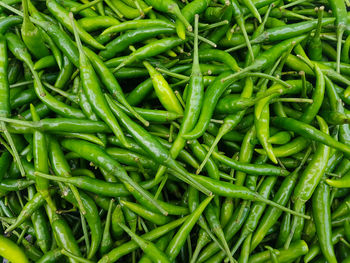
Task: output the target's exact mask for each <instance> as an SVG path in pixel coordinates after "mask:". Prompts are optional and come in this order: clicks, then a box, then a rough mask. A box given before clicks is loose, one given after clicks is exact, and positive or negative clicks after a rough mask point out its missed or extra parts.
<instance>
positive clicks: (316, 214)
mask: <svg viewBox="0 0 350 263" xmlns="http://www.w3.org/2000/svg"><path fill="white" fill-rule="evenodd" d="M312 211H313V218H314V222H315V225H316V233H317V236H318V242H319V244H320V247H321V250H322V254H323V255H324V256H325V258H326V259H327V261H328V262H337V259H336V256H335V253H334V248H333V244H332V226H331V208H330V189H329V186H328V185H327V184H326V183H325V182H320V183H319V184H318V186H317V188H316V190H315V192H314V194H313V195H312Z"/></svg>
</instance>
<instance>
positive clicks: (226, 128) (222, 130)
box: [196, 123, 231, 174]
mask: <svg viewBox="0 0 350 263" xmlns="http://www.w3.org/2000/svg"><path fill="white" fill-rule="evenodd" d="M230 129H231V125H229V124H226V125H225V123H224V124H223V125H221V127H220V129H219V132H218V134H217V135H216V137H215V140H214V142H213V144H212V145H211V146H210V148H209V150H208V152H207V154H206V156H205V158H204V159H203V161H202V163H201V165H200V166H199V167H198V169H197V170H196V174H200V172H201V171H202V169H203V168H204V166H205V164H206V163H207V161H208V159H209V158H210V156H211V154H212V153H213V151H214V150H215V147H216V145H217V144H218V143H219V141H220V140H221V138H222V137H223V136H224V135H225V134H226V133H227V132H229V131H230Z"/></svg>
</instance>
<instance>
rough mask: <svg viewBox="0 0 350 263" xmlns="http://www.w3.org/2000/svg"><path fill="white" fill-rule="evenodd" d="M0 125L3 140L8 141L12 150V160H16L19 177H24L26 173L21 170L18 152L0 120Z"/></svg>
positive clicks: (4, 124)
mask: <svg viewBox="0 0 350 263" xmlns="http://www.w3.org/2000/svg"><path fill="white" fill-rule="evenodd" d="M0 125H1V130H2V131H3V133H4V135H5V138H6V140H7V141H8V143H9V145H10V147H11V150H12V153H13V158H14V159H15V160H16V163H17V165H18V168H19V170H20V172H21V175H22V176H23V177H24V176H25V174H26V172H25V171H24V168H23V165H22V162H21V158H20V157H19V154H18V151H17V149H16V146H15V144H14V142H13V140H12V137H11V134H10V133H9V132H8V130H7V127H6V123H5V122H4V121H1V120H0Z"/></svg>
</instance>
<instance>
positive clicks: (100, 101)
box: [71, 17, 128, 147]
mask: <svg viewBox="0 0 350 263" xmlns="http://www.w3.org/2000/svg"><path fill="white" fill-rule="evenodd" d="M71 19H72V23H73V29H74V35H75V38H76V41H77V43H78V49H79V65H80V66H79V70H80V78H81V82H82V86H83V91H84V93H85V95H86V97H87V99H88V100H89V102H90V104H91V106H92V108H93V109H94V111H95V112H96V114H97V115H98V116H99V117H100V118H101V119H102V120H104V121H105V122H106V123H107V124H108V125H109V127H110V128H111V130H112V131H113V133H114V134H115V135H116V136H117V137H118V138H119V139H120V141H121V142H122V143H123V144H125V146H127V147H128V143H127V142H126V140H125V138H124V134H123V133H122V131H121V128H120V126H119V124H118V122H117V120H116V119H115V117H114V116H113V113H112V112H111V110H110V109H109V107H108V104H107V102H106V100H105V98H104V96H103V94H102V91H101V89H100V87H99V82H98V79H97V76H96V73H95V71H94V69H93V67H92V65H91V63H90V61H89V59H88V57H87V56H86V55H85V53H84V50H83V47H82V44H81V42H80V38H79V36H78V33H77V29H76V26H75V22H74V21H73V18H72V17H71Z"/></svg>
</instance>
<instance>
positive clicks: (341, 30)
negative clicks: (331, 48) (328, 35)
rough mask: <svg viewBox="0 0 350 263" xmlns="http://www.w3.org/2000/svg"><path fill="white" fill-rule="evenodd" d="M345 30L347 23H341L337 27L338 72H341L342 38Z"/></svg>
mask: <svg viewBox="0 0 350 263" xmlns="http://www.w3.org/2000/svg"><path fill="white" fill-rule="evenodd" d="M344 31H345V25H344V24H339V25H338V27H337V68H336V71H337V73H340V56H341V45H342V38H343V34H344Z"/></svg>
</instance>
